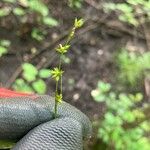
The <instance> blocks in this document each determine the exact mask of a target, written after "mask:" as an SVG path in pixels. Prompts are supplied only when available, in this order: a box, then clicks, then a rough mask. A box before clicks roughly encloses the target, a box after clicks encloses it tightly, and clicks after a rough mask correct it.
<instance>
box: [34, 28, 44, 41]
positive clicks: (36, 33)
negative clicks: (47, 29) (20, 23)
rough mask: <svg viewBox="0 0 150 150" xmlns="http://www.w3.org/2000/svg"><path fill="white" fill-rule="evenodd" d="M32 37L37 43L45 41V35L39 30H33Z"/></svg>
mask: <svg viewBox="0 0 150 150" xmlns="http://www.w3.org/2000/svg"><path fill="white" fill-rule="evenodd" d="M31 36H32V38H34V39H36V40H37V41H42V40H43V39H44V33H43V32H41V31H40V30H39V29H38V28H33V29H32V32H31Z"/></svg>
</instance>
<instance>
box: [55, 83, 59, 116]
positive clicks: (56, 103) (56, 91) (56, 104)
mask: <svg viewBox="0 0 150 150" xmlns="http://www.w3.org/2000/svg"><path fill="white" fill-rule="evenodd" d="M57 93H58V81H56V89H55V108H54V118H57V106H58V102H57V100H56V95H57Z"/></svg>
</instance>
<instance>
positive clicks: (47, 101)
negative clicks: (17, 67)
mask: <svg viewBox="0 0 150 150" xmlns="http://www.w3.org/2000/svg"><path fill="white" fill-rule="evenodd" d="M54 105H55V101H54V98H52V97H50V96H48V95H36V94H26V93H20V92H19V93H18V92H14V91H10V90H7V89H3V88H1V89H0V141H9V142H10V141H16V144H15V145H14V146H13V147H12V150H83V140H84V138H88V137H90V136H91V132H92V128H91V122H90V121H89V119H88V118H87V117H86V116H85V115H84V114H83V113H82V112H81V111H79V110H78V109H76V108H75V107H73V106H71V105H70V104H68V103H66V102H62V103H61V104H59V106H58V115H59V117H58V118H56V119H54V113H53V111H54Z"/></svg>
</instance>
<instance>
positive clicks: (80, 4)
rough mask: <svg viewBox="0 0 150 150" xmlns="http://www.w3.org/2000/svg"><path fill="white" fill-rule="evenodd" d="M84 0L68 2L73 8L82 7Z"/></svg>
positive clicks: (69, 0)
mask: <svg viewBox="0 0 150 150" xmlns="http://www.w3.org/2000/svg"><path fill="white" fill-rule="evenodd" d="M82 3H83V0H68V4H69V6H70V7H71V8H77V9H80V8H81V7H82Z"/></svg>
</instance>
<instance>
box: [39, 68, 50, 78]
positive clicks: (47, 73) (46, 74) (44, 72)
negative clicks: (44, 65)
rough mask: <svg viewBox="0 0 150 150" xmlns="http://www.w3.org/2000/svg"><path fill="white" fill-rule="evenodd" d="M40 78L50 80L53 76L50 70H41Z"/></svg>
mask: <svg viewBox="0 0 150 150" xmlns="http://www.w3.org/2000/svg"><path fill="white" fill-rule="evenodd" d="M39 76H40V77H41V78H49V77H50V76H51V72H50V69H41V70H40V71H39Z"/></svg>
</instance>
